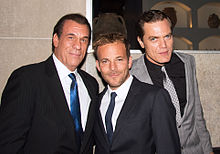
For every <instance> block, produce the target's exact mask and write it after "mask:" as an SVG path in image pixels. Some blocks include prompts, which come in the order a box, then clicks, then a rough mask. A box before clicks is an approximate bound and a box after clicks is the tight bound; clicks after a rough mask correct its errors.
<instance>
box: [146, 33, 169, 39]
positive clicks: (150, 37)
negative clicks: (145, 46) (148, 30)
mask: <svg viewBox="0 0 220 154" xmlns="http://www.w3.org/2000/svg"><path fill="white" fill-rule="evenodd" d="M167 35H172V32H170V33H168V34H166V35H164V36H163V37H165V36H167ZM152 38H160V36H149V37H148V39H152Z"/></svg>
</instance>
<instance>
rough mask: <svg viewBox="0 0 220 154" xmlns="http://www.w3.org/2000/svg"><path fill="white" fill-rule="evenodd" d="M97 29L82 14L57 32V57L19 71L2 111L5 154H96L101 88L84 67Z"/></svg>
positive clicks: (0, 148) (68, 18)
mask: <svg viewBox="0 0 220 154" xmlns="http://www.w3.org/2000/svg"><path fill="white" fill-rule="evenodd" d="M90 37H91V28H90V25H89V23H88V21H87V19H86V18H85V17H84V16H82V15H80V14H68V15H65V16H63V17H62V18H61V19H60V20H59V21H58V23H57V24H56V25H55V27H54V32H53V41H52V50H53V54H52V55H51V56H50V57H49V58H48V59H47V60H46V61H43V62H41V63H38V64H32V65H28V66H23V67H21V68H19V69H17V70H15V71H14V72H13V73H12V74H11V76H10V78H9V80H8V82H7V85H6V87H5V89H4V91H3V94H2V99H1V107H0V153H2V154H9V153H10V154H15V153H16V154H17V153H19V154H20V153H21V154H55V153H56V154H92V153H93V135H92V128H93V124H94V118H95V104H94V102H92V101H91V100H93V99H94V98H96V95H97V93H98V83H97V81H96V80H95V78H93V77H92V76H91V75H89V74H88V73H86V72H85V71H83V70H81V69H80V68H79V67H78V66H79V65H80V63H81V62H82V61H83V59H84V57H85V55H86V52H87V48H88V45H89V42H90Z"/></svg>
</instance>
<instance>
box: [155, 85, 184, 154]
mask: <svg viewBox="0 0 220 154" xmlns="http://www.w3.org/2000/svg"><path fill="white" fill-rule="evenodd" d="M152 130H153V136H154V140H155V141H154V142H155V146H156V153H157V154H164V153H169V154H180V153H181V150H180V140H179V136H178V132H177V128H176V120H175V108H174V106H173V104H172V103H171V100H170V97H169V94H168V92H167V91H165V90H164V89H160V90H159V92H157V94H156V95H155V99H154V104H153V107H152Z"/></svg>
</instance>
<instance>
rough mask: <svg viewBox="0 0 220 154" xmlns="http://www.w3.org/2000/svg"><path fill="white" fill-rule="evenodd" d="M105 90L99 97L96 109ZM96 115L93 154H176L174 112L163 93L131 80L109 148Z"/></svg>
mask: <svg viewBox="0 0 220 154" xmlns="http://www.w3.org/2000/svg"><path fill="white" fill-rule="evenodd" d="M106 90H107V89H105V90H104V91H103V92H102V93H101V94H100V96H99V106H100V102H101V99H102V97H103V95H104V94H105V92H106ZM97 113H98V115H97V116H98V117H97V119H98V120H96V122H95V125H94V126H95V127H94V131H95V142H96V148H95V153H96V154H110V153H111V154H155V152H156V153H157V154H180V142H179V137H178V133H177V129H176V123H175V108H174V107H173V105H172V103H171V100H170V97H169V94H168V93H167V92H166V91H165V90H164V89H159V88H157V87H154V86H152V85H149V84H145V83H142V82H140V81H139V80H137V79H136V78H135V77H134V79H133V81H132V84H131V87H130V89H129V92H128V95H127V97H126V100H125V102H124V105H123V107H122V110H121V112H120V114H119V117H118V120H117V123H116V128H115V131H114V134H113V138H112V144H110V143H109V142H108V139H107V135H106V132H105V129H104V125H103V122H102V118H101V114H100V110H99V109H98V112H97Z"/></svg>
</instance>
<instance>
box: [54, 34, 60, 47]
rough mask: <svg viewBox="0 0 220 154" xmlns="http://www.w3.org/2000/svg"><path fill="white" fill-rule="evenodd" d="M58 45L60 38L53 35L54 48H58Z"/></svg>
mask: <svg viewBox="0 0 220 154" xmlns="http://www.w3.org/2000/svg"><path fill="white" fill-rule="evenodd" d="M58 44H59V38H58V36H57V34H54V35H53V45H54V47H58Z"/></svg>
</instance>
